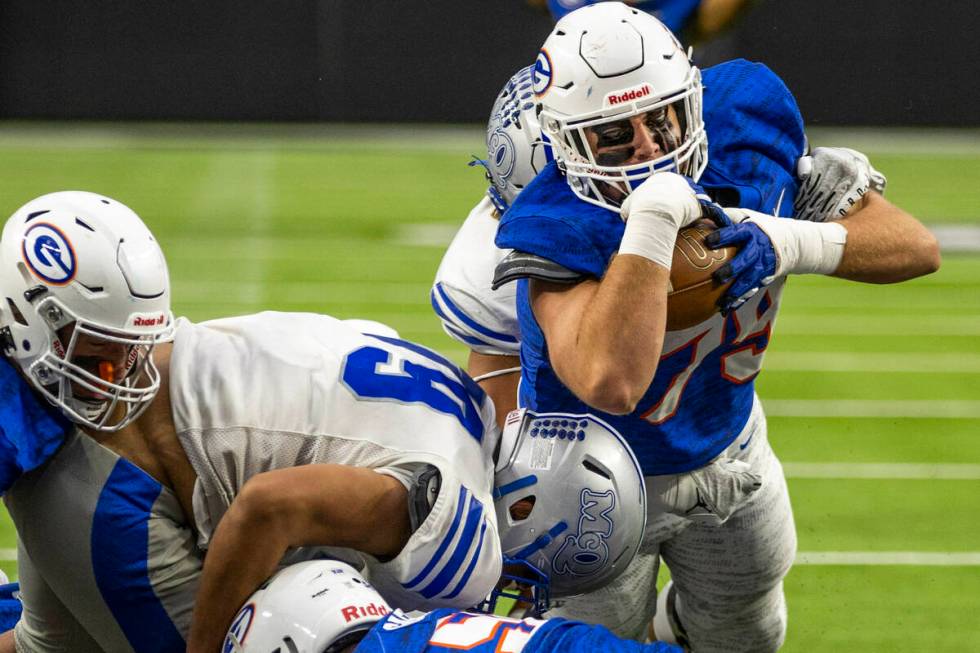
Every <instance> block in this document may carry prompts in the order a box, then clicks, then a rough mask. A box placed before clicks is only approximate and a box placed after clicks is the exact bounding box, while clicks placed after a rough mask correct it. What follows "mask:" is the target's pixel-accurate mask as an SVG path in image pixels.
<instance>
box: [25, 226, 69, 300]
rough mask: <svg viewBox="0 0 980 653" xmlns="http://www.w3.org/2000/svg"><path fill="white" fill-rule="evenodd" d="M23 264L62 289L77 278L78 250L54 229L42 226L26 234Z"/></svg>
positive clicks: (35, 227) (34, 227)
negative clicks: (76, 253) (76, 251)
mask: <svg viewBox="0 0 980 653" xmlns="http://www.w3.org/2000/svg"><path fill="white" fill-rule="evenodd" d="M21 251H22V254H23V256H24V261H25V262H26V263H27V266H28V267H29V268H30V269H31V271H32V272H33V273H34V274H35V275H36V276H37V277H38V278H39V279H41V280H43V281H47V282H48V283H50V284H52V285H55V286H63V285H65V284H67V283H68V282H70V281H71V280H72V279H74V278H75V272H76V261H75V250H74V248H73V247H72V246H71V243H70V242H68V238H67V237H66V236H65V234H64V233H62V231H61V230H60V229H58V228H57V227H55V226H54V225H51V224H48V223H47V222H39V223H38V224H36V225H34V226H33V227H31V228H30V229H28V230H27V233H25V234H24V242H23V246H22V249H21Z"/></svg>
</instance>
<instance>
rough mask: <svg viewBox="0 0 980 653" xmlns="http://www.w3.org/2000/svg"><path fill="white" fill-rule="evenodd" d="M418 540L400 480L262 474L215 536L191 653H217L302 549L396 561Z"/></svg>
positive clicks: (362, 472) (359, 474) (331, 468)
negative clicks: (238, 619)
mask: <svg viewBox="0 0 980 653" xmlns="http://www.w3.org/2000/svg"><path fill="white" fill-rule="evenodd" d="M409 535H410V527H409V523H408V501H407V492H406V490H405V488H404V486H403V485H402V484H401V483H400V482H399V481H397V480H395V479H393V478H391V477H388V476H383V475H381V474H378V473H376V472H374V471H372V470H370V469H363V468H356V467H347V466H344V465H306V466H303V467H294V468H289V469H282V470H276V471H273V472H267V473H265V474H259V475H258V476H255V477H254V478H252V479H251V480H250V481H249V482H248V483H246V485H245V487H244V488H242V492H241V493H240V494H239V496H238V497H237V498H236V499H235V501H233V502H232V504H231V507H230V508H229V509H228V512H227V513H225V516H224V517H223V518H222V520H221V522H220V523H219V524H218V528H217V529H216V531H215V534H214V537H213V539H212V541H211V545H210V547H209V549H208V554H207V557H206V558H205V561H204V570H203V573H202V576H201V586H200V588H199V589H198V593H197V599H196V603H195V607H194V618H193V622H192V624H191V633H190V637H189V638H188V648H187V650H188V653H192V652H193V653H214V652H215V651H217V650H218V649H219V647H220V645H221V642H222V639H223V637H224V633H225V632H226V630H227V628H228V626H229V625H230V623H231V620H232V618H233V617H234V615H235V612H236V611H237V610H238V608H239V606H241V605H242V604H243V603H244V602H245V599H247V598H248V597H249V595H250V594H251V593H252V592H254V591H255V589H256V588H257V587H258V586H259V585H260V584H261V583H262V582H263V581H264V580H265V579H266V578H268V577H269V576H270V575H272V573H273V571H275V568H276V566H277V564H278V563H279V561H280V560H281V559H282V557H283V555H284V554H285V553H286V551H287V549H289V548H290V547H294V546H313V545H320V546H341V547H350V548H355V549H357V550H359V551H364V552H366V553H370V554H372V555H377V556H379V557H391V556H394V555H396V554H397V553H398V552H399V551H400V550H401V548H402V547H403V546H404V544H405V542H406V541H407V540H408V537H409Z"/></svg>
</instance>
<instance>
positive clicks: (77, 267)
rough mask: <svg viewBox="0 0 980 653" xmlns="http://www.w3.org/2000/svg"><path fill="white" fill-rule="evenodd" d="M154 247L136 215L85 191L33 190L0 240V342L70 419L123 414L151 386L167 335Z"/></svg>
mask: <svg viewBox="0 0 980 653" xmlns="http://www.w3.org/2000/svg"><path fill="white" fill-rule="evenodd" d="M173 327H174V320H173V315H172V313H171V312H170V279H169V276H168V274H167V264H166V261H165V260H164V258H163V252H162V251H161V250H160V246H159V245H158V244H157V242H156V240H155V239H154V238H153V235H152V234H151V233H150V231H149V229H147V228H146V225H144V224H143V221H142V220H140V218H139V216H137V215H136V214H135V213H133V211H132V210H130V209H129V208H128V207H126V206H125V205H123V204H121V203H119V202H117V201H115V200H111V199H109V198H107V197H103V196H101V195H96V194H95V193H86V192H81V191H65V192H59V193H51V194H49V195H43V196H41V197H38V198H37V199H35V200H32V201H30V202H28V203H27V204H25V205H24V206H22V207H21V208H20V209H18V210H17V211H16V212H15V213H14V214H13V215H12V216H11V217H10V219H9V220H7V224H6V225H5V226H4V229H3V237H2V240H0V347H2V349H3V352H4V354H6V355H7V356H8V357H9V358H11V359H12V360H13V361H16V362H17V364H18V365H19V366H20V368H21V370H23V372H24V374H25V376H26V377H27V378H28V379H29V380H30V382H31V383H32V384H33V385H34V387H35V388H36V389H37V390H38V391H40V393H41V394H42V395H43V396H44V397H45V398H46V399H47V400H48V401H50V402H51V403H53V404H55V405H56V406H58V407H59V408H60V409H61V411H62V412H63V413H64V414H65V415H66V416H67V417H68V418H69V419H71V420H72V421H74V422H76V423H78V424H81V425H83V426H87V427H89V428H93V429H96V430H101V431H115V430H118V429H121V428H123V427H124V426H126V425H127V424H129V423H130V422H132V421H133V420H134V419H136V417H138V416H139V414H140V413H141V412H142V411H143V410H144V409H145V408H146V407H147V406H148V405H149V403H150V402H151V401H152V400H153V397H154V396H155V395H156V393H157V390H158V389H159V387H160V374H159V372H158V370H157V368H156V366H155V365H154V364H153V358H152V356H151V354H152V350H153V347H154V346H155V345H156V344H158V343H160V342H165V341H167V340H170V339H172V338H173Z"/></svg>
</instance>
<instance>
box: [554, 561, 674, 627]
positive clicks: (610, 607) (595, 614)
mask: <svg viewBox="0 0 980 653" xmlns="http://www.w3.org/2000/svg"><path fill="white" fill-rule="evenodd" d="M659 566H660V558H659V556H657V555H656V554H655V553H653V554H651V553H643V552H640V553H637V554H636V557H635V558H633V562H631V563H630V565H629V566H628V567H627V568H626V571H624V572H623V573H622V575H621V576H619V577H618V578H617V579H616V580H614V581H613V582H611V583H610V584H609V585H606V586H605V587H603V588H601V589H598V590H596V591H594V592H589V593H588V594H585V595H582V596H574V597H571V598H568V599H563V600H562V601H561V603H560V605H558V606H556V607H554V608H552V609H551V610H549V611H548V612H546V613H545V616H546V617H547V618H549V619H550V618H553V617H563V618H565V619H573V620H577V621H584V622H586V623H591V624H602V625H603V626H605V627H606V628H608V629H609V630H611V631H612V632H614V633H615V634H616V635H618V636H619V637H625V638H629V639H636V640H640V641H642V639H643V637H644V636H645V635H646V627H647V624H648V623H649V620H650V615H651V614H653V610H654V608H655V604H656V601H657V592H656V585H657V570H658V568H659Z"/></svg>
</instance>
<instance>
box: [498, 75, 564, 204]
mask: <svg viewBox="0 0 980 653" xmlns="http://www.w3.org/2000/svg"><path fill="white" fill-rule="evenodd" d="M532 70H533V66H528V67H527V68H521V69H520V70H518V71H517V72H516V73H514V76H513V77H511V78H510V79H509V80H507V83H506V84H504V87H503V88H502V89H500V93H499V94H498V95H497V99H496V100H495V101H494V103H493V108H492V109H491V110H490V120H489V121H488V122H487V160H486V168H487V180H488V181H489V182H490V188H488V189H487V195H488V196H489V197H490V201H492V202H493V205H494V207H495V208H496V209H497V211H499V212H500V213H503V212H504V211H506V210H507V208H508V207H509V206H510V205H511V203H512V202H513V201H514V198H515V197H517V194H518V193H520V192H521V191H522V190H523V189H524V187H525V186H527V185H528V184H529V183H531V180H532V179H534V177H535V176H537V174H538V173H539V172H541V170H542V169H543V168H544V166H545V165H546V164H547V163H548V161H551V146H550V145H549V144H548V143H547V141H546V140H544V139H543V138H542V136H541V125H539V124H538V116H537V106H536V105H535V103H534V92H533V91H532V90H531V86H532V82H531V71H532Z"/></svg>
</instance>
